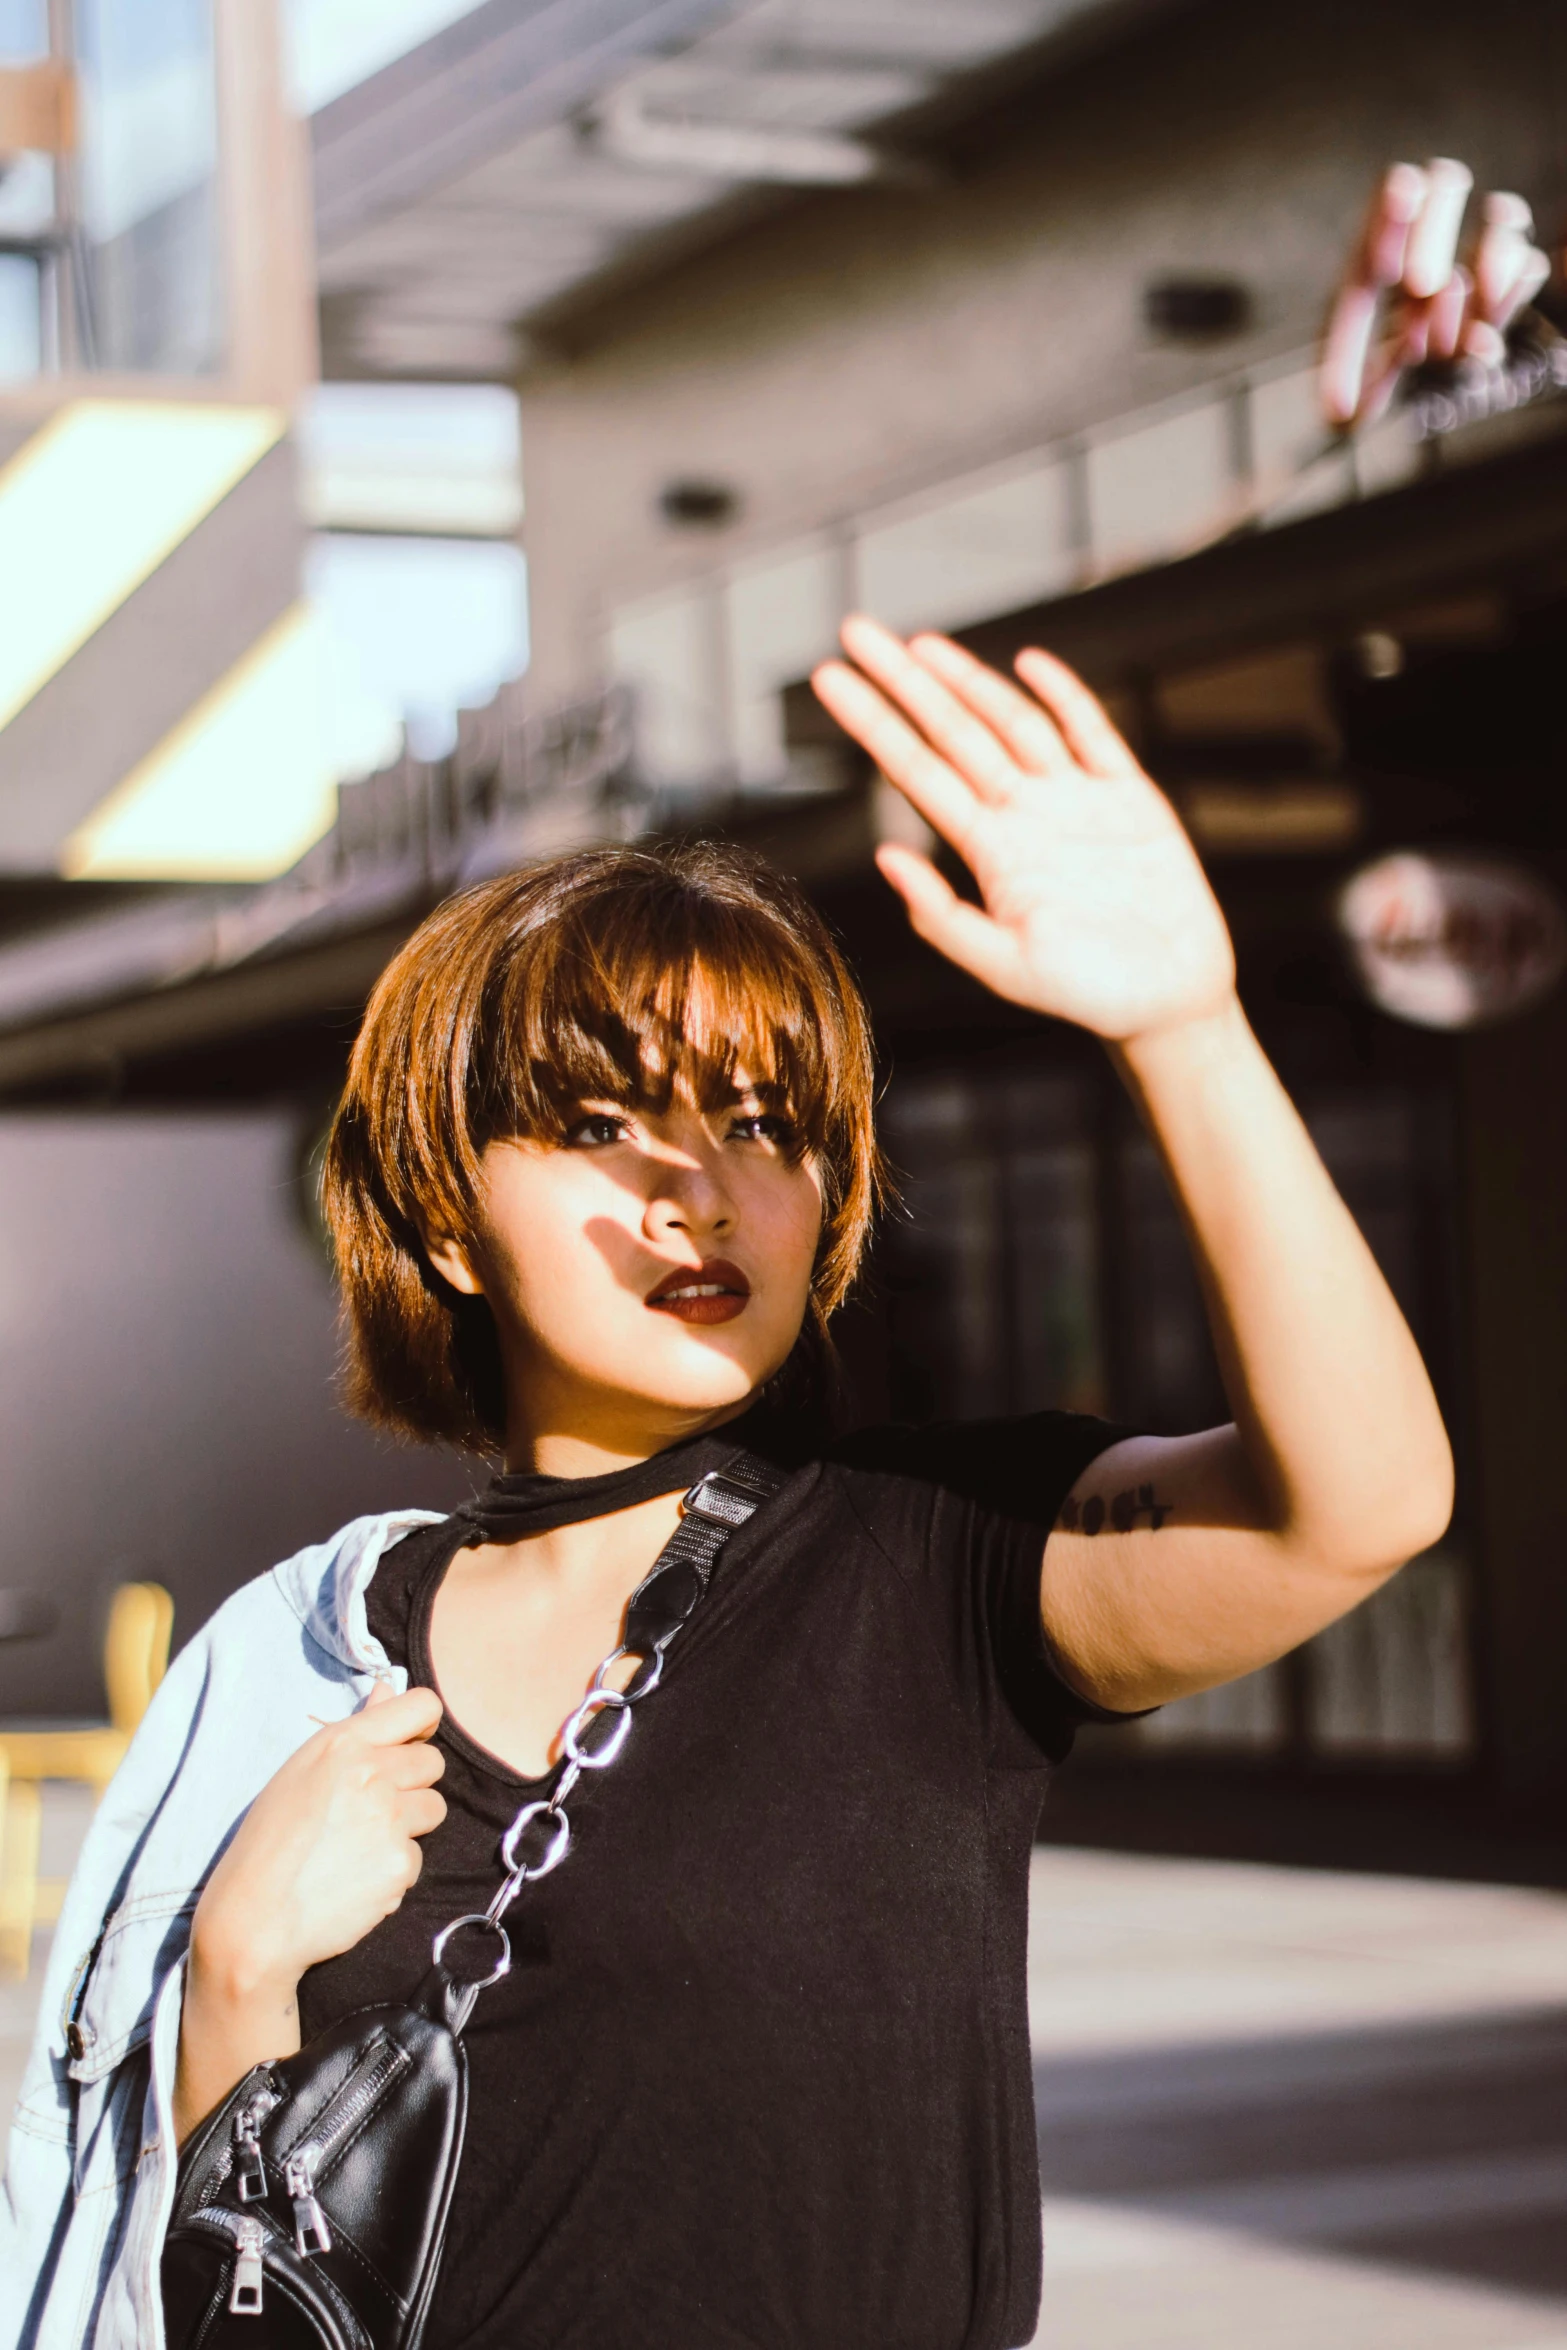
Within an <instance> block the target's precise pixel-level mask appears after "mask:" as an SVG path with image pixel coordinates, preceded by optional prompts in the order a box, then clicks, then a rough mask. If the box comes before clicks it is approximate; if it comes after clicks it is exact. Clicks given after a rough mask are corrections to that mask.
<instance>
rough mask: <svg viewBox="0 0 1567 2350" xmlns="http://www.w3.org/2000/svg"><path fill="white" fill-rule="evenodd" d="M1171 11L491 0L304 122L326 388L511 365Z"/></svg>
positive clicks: (1036, 1)
mask: <svg viewBox="0 0 1567 2350" xmlns="http://www.w3.org/2000/svg"><path fill="white" fill-rule="evenodd" d="M1170 4H1173V0H749V4H747V0H483V5H481V6H479V7H477V8H475V9H473V10H472V11H471V12H470V13H469V14H468V15H466V16H465V17H463V18H461V19H460V20H459V21H458V22H456V23H455V24H453V25H450V26H449V27H447V28H446V29H445V30H444V31H442V32H440V33H438V34H437V35H436V36H435V37H434V38H432V39H431V40H429V41H426V42H424V43H423V44H422V45H421V46H420V47H419V48H417V49H414V50H412V51H410V52H409V53H408V54H407V55H406V56H404V57H401V58H399V59H397V61H396V62H395V63H394V64H392V65H390V66H387V67H385V68H384V69H383V70H382V71H381V72H379V73H377V74H375V75H373V76H372V77H371V78H370V79H369V80H368V81H365V82H362V83H361V84H359V86H358V87H357V88H355V89H353V90H350V91H348V92H347V93H345V95H344V96H342V97H340V98H337V99H334V100H333V101H332V102H331V104H329V105H327V106H325V107H323V108H322V109H321V110H320V111H319V112H318V113H317V114H316V115H315V116H314V117H313V118H312V134H313V141H314V148H315V185H316V213H317V237H318V246H319V257H320V274H321V291H322V319H323V332H324V343H325V360H326V368H327V372H328V374H329V375H340V376H355V375H358V376H376V375H390V376H396V375H412V376H431V375H450V376H486V375H499V376H508V377H510V376H513V375H515V373H516V371H517V368H518V365H519V362H520V361H525V359H526V357H527V353H528V345H529V342H530V340H532V341H534V342H537V341H539V340H540V339H542V338H544V337H546V336H547V334H548V332H549V331H550V329H551V328H558V327H559V325H560V323H561V321H562V320H563V319H564V318H565V317H566V316H567V315H569V314H570V312H571V311H572V310H573V309H574V308H575V309H578V310H580V309H581V308H582V307H584V306H585V305H586V304H588V303H590V302H592V301H593V300H596V299H602V298H603V297H604V295H605V294H606V292H607V291H608V290H609V289H610V288H611V287H614V286H619V285H622V284H624V283H626V282H628V281H629V280H630V279H631V278H633V277H635V276H637V275H645V274H646V273H647V272H648V271H650V270H652V269H654V268H657V267H660V266H665V265H667V263H668V261H669V259H670V257H671V255H672V254H674V253H676V252H678V251H681V250H686V249H689V248H690V246H691V245H692V244H693V243H695V242H701V241H705V240H707V239H709V238H711V237H712V236H714V235H717V234H721V233H723V231H724V229H725V228H726V227H728V226H729V225H730V224H731V223H733V222H735V221H736V220H739V219H742V218H745V217H748V216H751V215H754V213H755V212H756V211H757V210H758V209H759V208H760V207H761V206H762V205H764V204H776V203H779V202H783V201H788V200H789V199H790V197H791V196H797V195H798V193H799V191H800V190H801V189H802V188H810V187H823V186H834V185H838V186H842V185H852V184H855V183H857V182H858V183H863V182H865V181H867V180H872V179H881V178H898V177H908V176H910V175H911V174H913V175H916V176H918V175H921V174H924V175H925V176H928V168H929V167H928V165H927V164H925V163H924V162H923V160H922V154H921V142H922V138H926V139H928V137H929V135H930V126H931V125H932V123H933V122H939V121H941V120H943V119H952V118H953V117H954V116H956V115H960V114H961V113H962V112H963V111H965V110H966V107H967V106H969V105H977V104H979V103H981V102H982V101H983V99H984V97H985V95H986V94H987V92H988V91H989V90H990V89H991V88H992V87H993V85H994V84H995V82H996V81H997V80H998V79H999V78H1002V77H1006V78H1008V79H1013V78H1015V69H1017V68H1019V67H1021V66H1022V65H1023V64H1024V62H1025V60H1026V62H1027V65H1028V69H1029V70H1030V71H1039V72H1043V71H1047V70H1048V69H1049V67H1050V65H1051V64H1052V62H1054V61H1058V60H1060V59H1063V58H1065V57H1066V56H1068V55H1071V54H1073V53H1074V52H1075V51H1076V50H1077V49H1078V48H1079V47H1080V46H1081V45H1082V43H1083V40H1084V39H1085V37H1094V36H1098V35H1102V34H1105V33H1108V32H1110V31H1112V30H1119V29H1121V28H1122V27H1123V26H1124V24H1125V23H1126V22H1127V20H1128V19H1129V18H1135V17H1137V16H1140V15H1143V14H1146V13H1148V12H1149V11H1150V10H1152V9H1153V8H1156V7H1159V6H1161V5H1170Z"/></svg>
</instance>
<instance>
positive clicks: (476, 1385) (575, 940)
mask: <svg viewBox="0 0 1567 2350" xmlns="http://www.w3.org/2000/svg"><path fill="white" fill-rule="evenodd" d="M742 1067H743V1069H744V1072H745V1074H746V1076H747V1077H748V1078H749V1079H751V1080H752V1081H753V1082H754V1083H755V1085H756V1087H757V1089H758V1091H759V1092H760V1093H761V1094H762V1096H763V1099H764V1101H765V1102H766V1103H767V1104H768V1106H770V1107H772V1108H774V1109H776V1110H778V1111H780V1112H784V1111H786V1112H787V1114H788V1116H789V1118H790V1120H791V1122H792V1123H793V1125H794V1127H795V1129H796V1131H797V1133H798V1136H799V1146H798V1147H799V1148H800V1149H801V1151H802V1152H805V1151H808V1152H809V1153H810V1154H811V1155H812V1157H813V1159H814V1161H815V1163H816V1165H817V1166H818V1168H819V1170H820V1174H821V1179H822V1191H823V1214H822V1231H821V1240H820V1244H819V1247H818V1251H817V1259H816V1268H815V1273H814V1276H813V1281H812V1289H811V1302H810V1309H809V1314H808V1319H807V1326H806V1331H805V1332H804V1334H803V1335H802V1346H801V1349H800V1350H798V1352H799V1354H800V1356H801V1359H802V1360H809V1361H810V1362H812V1363H814V1364H815V1365H817V1366H821V1367H824V1366H825V1364H826V1362H827V1361H828V1360H829V1359H830V1349H829V1348H828V1347H827V1345H826V1343H825V1339H826V1324H827V1317H828V1316H829V1315H830V1314H831V1313H832V1312H833V1310H834V1309H835V1307H837V1306H838V1305H839V1304H840V1303H841V1302H842V1300H843V1298H844V1297H845V1295H846V1294H847V1292H848V1290H849V1288H850V1286H851V1284H852V1282H853V1280H854V1277H855V1274H856V1272H857V1271H858V1268H859V1264H860V1260H861V1257H862V1255H863V1252H864V1248H865V1243H866V1240H867V1237H868V1234H869V1230H870V1225H871V1221H872V1217H873V1215H874V1212H875V1208H876V1204H877V1201H878V1198H879V1197H880V1194H881V1190H882V1183H883V1177H882V1162H881V1159H880V1156H879V1153H878V1150H877V1145H876V1137H875V1128H874V1123H873V1117H872V1110H873V1093H874V1069H873V1060H872V1048H871V1035H870V1024H869V1021H868V1019H867V1017H866V1013H865V1007H864V1005H863V1003H862V1001H861V999H860V993H859V990H858V988H857V987H856V985H855V983H854V980H853V977H852V976H851V974H850V971H849V968H848V965H847V964H846V962H845V961H844V958H843V956H842V954H841V953H840V952H839V950H838V948H837V946H836V945H835V944H834V942H833V939H832V937H831V935H830V934H829V932H828V930H827V928H826V925H825V924H824V923H823V921H822V920H821V918H820V916H819V915H818V914H817V913H816V912H815V910H814V909H813V908H812V907H811V906H810V905H809V904H808V902H807V901H806V899H805V898H804V897H803V896H802V895H801V894H800V892H799V890H797V889H796V888H795V887H794V885H793V884H792V883H791V882H789V881H787V880H785V879H784V877H783V876H782V875H781V874H779V873H777V872H775V871H774V870H773V869H772V868H771V867H770V866H768V865H766V864H764V863H763V862H762V861H761V860H760V859H759V858H757V857H753V856H750V855H747V854H745V853H743V852H742V851H740V850H738V849H736V848H732V847H725V846H720V845H717V844H714V843H711V842H709V843H701V844H697V845H689V846H682V847H653V848H602V849H588V850H582V851H580V852H577V853H575V854H573V855H569V856H563V857H555V858H552V859H551V860H550V861H549V862H548V863H545V864H539V865H534V866H531V867H529V868H527V869H526V870H524V871H522V872H519V873H509V874H507V875H505V876H504V877H503V878H502V879H500V880H498V881H490V882H486V883H484V884H483V885H482V886H481V887H479V888H477V889H470V890H466V891H464V892H463V893H462V895H461V896H458V897H453V898H449V899H448V900H447V901H446V903H445V904H444V905H441V906H439V907H437V909H436V911H435V912H434V913H433V914H432V915H430V917H429V918H428V920H427V921H425V922H423V923H422V924H421V925H420V927H419V928H418V929H417V930H416V931H415V932H414V934H413V936H412V938H410V939H409V941H408V943H407V944H406V946H404V947H403V948H402V950H401V952H400V953H399V954H398V955H397V956H396V957H395V958H394V959H393V961H392V962H391V963H390V964H389V965H388V966H387V968H386V970H385V971H384V972H383V973H382V975H381V978H380V980H379V981H378V982H377V984H376V987H375V990H374V992H373V994H372V995H371V997H370V1001H369V1005H368V1007H367V1009H366V1012H365V1017H364V1023H363V1025H362V1027H361V1028H360V1031H359V1036H358V1040H357V1042H356V1043H355V1046H354V1050H353V1057H352V1059H351V1061H350V1063H349V1069H348V1082H347V1085H346V1087H345V1089H344V1092H343V1097H342V1100H341V1102H340V1103H339V1105H338V1109H337V1114H336V1116H335V1118H334V1120H333V1124H332V1131H331V1135H330V1138H329V1140H328V1144H327V1150H326V1160H325V1167H324V1170H323V1176H322V1204H323V1207H324V1209H325V1213H326V1219H327V1223H328V1227H329V1229H330V1231H331V1235H332V1242H333V1247H334V1251H335V1254H336V1258H337V1268H338V1276H339V1280H340V1283H341V1288H342V1295H343V1301H344V1307H345V1314H346V1322H347V1339H348V1353H347V1364H346V1371H345V1380H344V1386H345V1396H346V1400H347V1402H348V1405H349V1408H350V1409H351V1410H352V1411H354V1412H357V1413H358V1414H359V1415H360V1417H362V1418H364V1419H368V1420H371V1421H373V1422H375V1423H377V1424H378V1425H380V1426H382V1427H385V1428H390V1429H393V1430H395V1431H397V1432H398V1433H400V1434H402V1435H406V1436H413V1437H419V1438H432V1437H433V1438H436V1439H444V1440H446V1441H448V1442H455V1443H457V1444H460V1445H466V1446H471V1447H474V1448H476V1449H477V1450H480V1451H484V1452H492V1451H494V1450H495V1449H496V1448H497V1447H498V1446H499V1445H500V1444H501V1443H502V1441H503V1440H504V1436H505V1431H506V1398H505V1392H504V1386H503V1381H502V1374H501V1357H500V1349H499V1346H498V1343H497V1340H496V1334H495V1327H494V1323H493V1321H492V1320H491V1317H490V1310H489V1307H488V1306H487V1304H486V1303H485V1301H484V1300H483V1299H482V1298H469V1297H465V1296H461V1295H459V1294H458V1292H457V1291H456V1290H454V1289H453V1288H452V1287H451V1286H450V1284H449V1283H447V1282H446V1281H444V1280H443V1279H442V1278H441V1276H440V1275H439V1274H438V1273H437V1272H436V1271H435V1270H434V1268H433V1267H432V1266H431V1264H430V1262H429V1259H428V1257H427V1255H426V1251H425V1241H424V1235H425V1234H426V1233H428V1232H430V1231H434V1230H439V1231H443V1232H451V1233H453V1234H455V1235H456V1236H457V1237H458V1238H459V1239H462V1240H465V1241H466V1240H471V1239H472V1237H473V1213H474V1205H475V1201H476V1198H477V1194H478V1183H479V1173H480V1163H481V1159H482V1156H483V1153H484V1151H485V1148H486V1147H487V1145H489V1144H490V1143H492V1142H496V1141H502V1140H508V1139H529V1140H534V1141H549V1142H557V1143H558V1142H561V1141H563V1140H564V1139H565V1137H566V1134H567V1132H568V1131H569V1128H570V1125H571V1123H572V1121H573V1119H574V1117H575V1116H576V1115H577V1114H578V1110H579V1105H580V1104H581V1103H582V1102H583V1101H585V1100H586V1101H599V1100H611V1101H617V1102H623V1103H625V1104H626V1105H627V1106H629V1107H640V1108H651V1109H654V1110H658V1109H662V1108H665V1107H667V1106H668V1104H669V1102H670V1100H671V1099H672V1098H673V1096H674V1093H675V1090H676V1088H677V1087H683V1088H685V1089H687V1090H688V1091H689V1093H690V1094H691V1096H692V1098H693V1099H695V1100H697V1101H698V1102H699V1103H700V1104H701V1106H702V1107H704V1108H708V1107H718V1106H720V1105H721V1103H722V1102H724V1101H726V1100H729V1099H732V1098H733V1086H734V1078H735V1074H736V1071H737V1069H740V1068H742ZM792 1360H793V1359H792ZM796 1367H797V1366H796ZM810 1375H813V1374H808V1376H810Z"/></svg>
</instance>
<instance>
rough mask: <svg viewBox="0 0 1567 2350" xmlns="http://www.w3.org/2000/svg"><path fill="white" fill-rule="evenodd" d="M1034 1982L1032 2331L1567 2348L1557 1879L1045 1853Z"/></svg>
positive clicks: (65, 1810)
mask: <svg viewBox="0 0 1567 2350" xmlns="http://www.w3.org/2000/svg"><path fill="white" fill-rule="evenodd" d="M81 1826H82V1812H81V1809H80V1806H79V1805H77V1804H75V1803H74V1802H73V1801H72V1800H71V1797H70V1794H69V1792H68V1791H67V1790H64V1789H61V1790H51V1791H50V1803H49V1809H48V1812H47V1815H46V1829H45V1832H46V1838H47V1847H46V1855H45V1865H46V1866H48V1867H61V1866H63V1865H65V1860H66V1857H67V1855H68V1853H69V1851H70V1849H71V1847H72V1845H73V1844H74V1841H75V1839H76V1837H77V1836H78V1835H79V1834H80V1830H81ZM43 1944H44V1937H42V1936H40V1937H39V1938H38V1947H37V1948H36V1950H35V1954H34V1965H33V1972H32V1976H31V1978H30V1980H29V1982H28V1983H27V1984H3V1985H0V2098H3V2099H4V2105H5V2109H6V2110H9V2106H10V2103H11V2100H12V2097H13V2096H14V2092H15V2083H16V2079H17V2077H18V2076H19V2074H20V2070H21V2063H22V2058H23V2055H24V2053H25V2047H26V2041H27V2036H28V2033H29V2031H30V2028H31V2017H32V2011H33V2007H34V2005H35V2003H36V1998H37V1984H38V1978H39V1973H40V1971H41V1965H42V1959H43V1955H44V1951H43ZM1030 1997H1031V2003H1032V2013H1033V2031H1034V2065H1035V2082H1036V2090H1037V2099H1038V2107H1039V2129H1040V2149H1041V2164H1042V2172H1043V2179H1044V2192H1045V2299H1044V2313H1043V2317H1042V2320H1041V2323H1040V2328H1039V2332H1038V2334H1037V2335H1036V2336H1035V2343H1036V2350H1323V2345H1324V2344H1325V2343H1326V2344H1331V2345H1332V2350H1567V1895H1563V1894H1559V1893H1545V1892H1533V1891H1521V1890H1516V1889H1513V1888H1509V1887H1497V1886H1475V1885H1453V1884H1446V1883H1436V1882H1431V1881H1429V1880H1422V1879H1412V1878H1396V1877H1374V1876H1364V1875H1354V1876H1350V1875H1334V1874H1330V1873H1327V1872H1324V1871H1320V1870H1297V1869H1274V1868H1262V1867H1257V1866H1254V1865H1252V1864H1250V1863H1245V1862H1209V1861H1191V1860H1159V1859H1148V1858H1144V1857H1130V1856H1127V1855H1123V1854H1117V1853H1108V1852H1092V1851H1072V1850H1063V1849H1059V1848H1057V1849H1053V1850H1048V1851H1044V1850H1042V1851H1040V1852H1038V1853H1036V1855H1035V1859H1034V1879H1033V1942H1032V1954H1031V1962H1030Z"/></svg>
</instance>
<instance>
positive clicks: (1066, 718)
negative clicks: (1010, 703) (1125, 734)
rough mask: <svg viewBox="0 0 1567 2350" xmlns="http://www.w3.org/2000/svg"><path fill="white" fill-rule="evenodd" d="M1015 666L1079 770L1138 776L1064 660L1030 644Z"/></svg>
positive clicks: (1101, 712) (1133, 762) (1092, 697)
mask: <svg viewBox="0 0 1567 2350" xmlns="http://www.w3.org/2000/svg"><path fill="white" fill-rule="evenodd" d="M1016 667H1017V673H1018V675H1019V677H1021V678H1022V680H1023V683H1024V684H1025V685H1027V686H1030V687H1032V689H1033V691H1034V692H1035V693H1036V694H1037V695H1038V696H1039V698H1040V700H1041V701H1042V702H1043V703H1044V705H1045V708H1046V709H1047V710H1048V711H1049V713H1050V716H1051V717H1052V718H1053V719H1054V721H1055V724H1056V726H1057V728H1058V729H1059V731H1060V734H1061V739H1062V740H1063V742H1064V743H1065V744H1066V747H1067V749H1068V750H1069V751H1070V752H1071V754H1072V756H1073V758H1074V759H1075V760H1076V761H1077V763H1078V765H1079V766H1080V767H1086V768H1087V770H1088V772H1089V774H1090V775H1103V776H1107V777H1108V776H1123V775H1141V774H1142V769H1141V768H1140V767H1139V766H1138V764H1137V761H1136V760H1135V759H1134V758H1133V757H1132V754H1131V752H1130V751H1129V750H1128V749H1127V747H1126V744H1125V743H1124V742H1123V741H1122V740H1121V737H1120V735H1119V734H1118V733H1117V732H1116V730H1115V728H1114V727H1113V726H1112V725H1111V723H1110V720H1109V718H1108V717H1107V716H1106V714H1105V710H1104V707H1103V705H1102V704H1101V703H1100V701H1099V700H1098V698H1097V696H1096V695H1094V694H1091V693H1090V692H1089V690H1088V688H1087V686H1086V685H1084V683H1083V681H1082V679H1081V678H1080V677H1079V676H1078V675H1077V674H1076V672H1075V671H1073V670H1071V669H1068V667H1067V665H1066V663H1065V662H1064V661H1058V660H1057V659H1056V657H1055V655H1054V653H1045V652H1041V651H1040V649H1039V647H1038V646H1037V645H1030V646H1029V647H1028V648H1027V650H1026V651H1024V652H1021V653H1019V655H1018V657H1017V663H1016Z"/></svg>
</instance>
